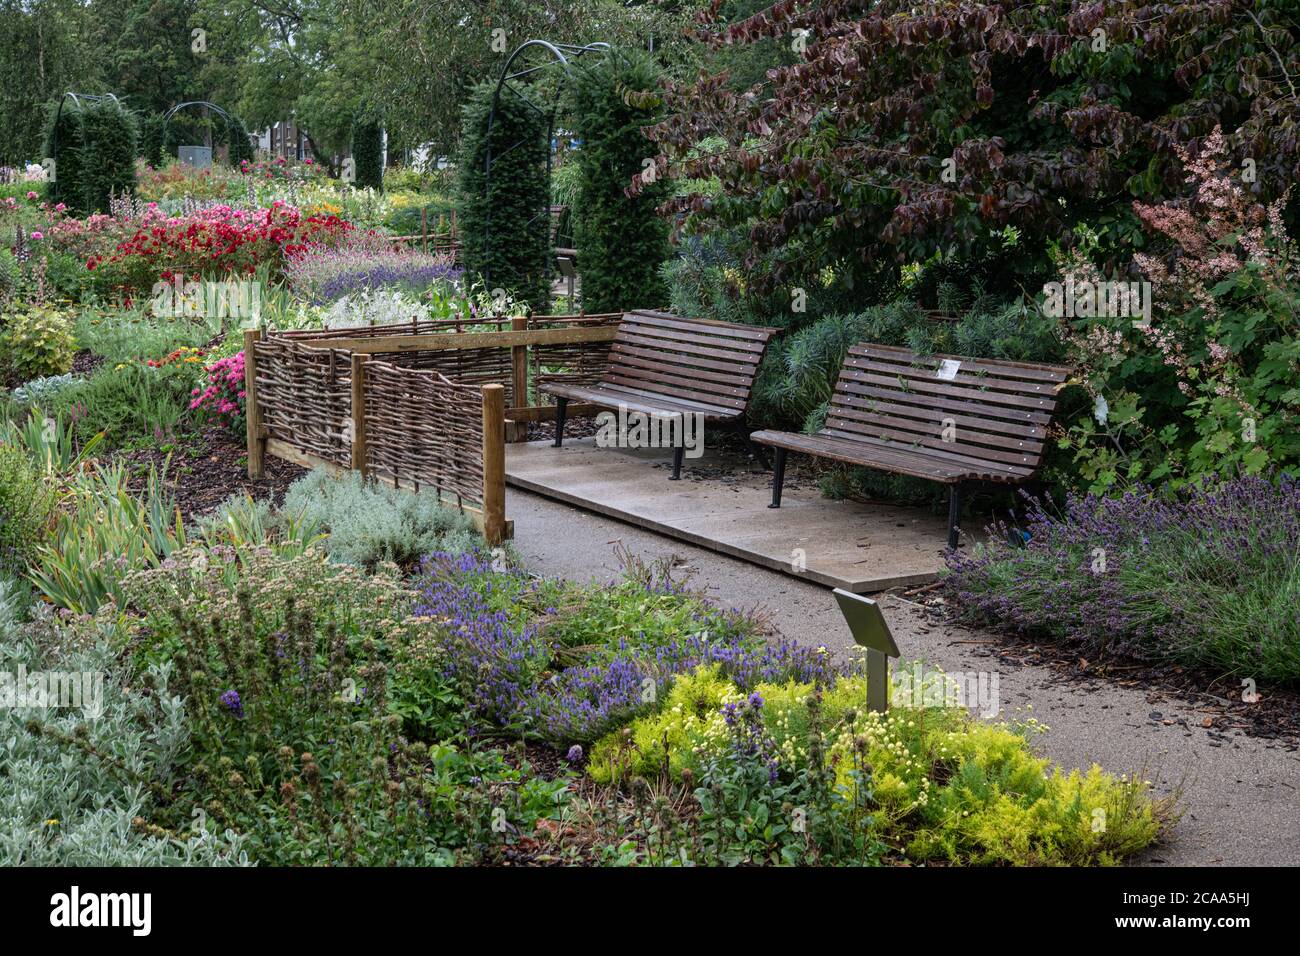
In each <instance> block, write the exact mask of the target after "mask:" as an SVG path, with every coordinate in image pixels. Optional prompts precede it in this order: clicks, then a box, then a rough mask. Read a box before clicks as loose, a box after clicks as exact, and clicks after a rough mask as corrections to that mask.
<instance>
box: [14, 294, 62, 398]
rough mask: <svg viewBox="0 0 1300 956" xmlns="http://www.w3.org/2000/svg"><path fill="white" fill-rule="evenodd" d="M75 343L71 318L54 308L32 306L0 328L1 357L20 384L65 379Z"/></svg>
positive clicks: (22, 309)
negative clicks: (35, 380) (36, 380)
mask: <svg viewBox="0 0 1300 956" xmlns="http://www.w3.org/2000/svg"><path fill="white" fill-rule="evenodd" d="M75 352H76V339H75V337H74V336H73V334H72V323H71V321H70V320H69V319H68V316H66V315H65V314H63V313H62V312H60V311H59V310H58V309H56V308H54V307H53V306H48V305H33V306H27V307H21V308H19V309H17V310H16V311H14V312H12V313H10V314H9V315H8V316H7V317H6V318H5V319H4V324H3V326H2V327H0V356H3V364H4V365H5V369H3V370H0V371H5V372H7V373H8V374H10V375H12V376H14V377H16V378H17V379H19V380H20V381H24V382H26V381H29V380H30V379H34V378H46V377H48V376H51V375H63V374H64V373H66V372H67V371H68V370H69V369H70V368H72V358H73V355H74V353H75Z"/></svg>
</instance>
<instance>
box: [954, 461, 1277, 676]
mask: <svg viewBox="0 0 1300 956" xmlns="http://www.w3.org/2000/svg"><path fill="white" fill-rule="evenodd" d="M991 531H992V533H991V534H990V538H989V542H988V544H986V545H984V546H982V547H981V548H979V549H977V550H976V551H974V552H973V553H972V554H971V555H970V556H966V555H962V554H955V553H954V554H951V555H950V556H949V559H948V560H949V570H948V574H947V576H946V577H945V579H944V586H945V589H946V592H947V594H948V595H949V597H950V598H952V599H953V600H955V601H956V602H957V603H958V604H959V605H961V607H962V608H963V609H964V611H965V613H966V615H967V616H968V617H969V618H973V619H977V620H981V621H990V622H996V623H999V624H1002V625H1005V626H1007V627H1010V628H1013V629H1015V630H1017V631H1021V632H1025V633H1033V634H1041V635H1044V636H1047V637H1051V638H1055V639H1058V640H1062V641H1065V642H1068V643H1070V644H1073V645H1077V646H1078V647H1079V648H1080V649H1082V650H1084V651H1086V652H1089V653H1098V652H1100V653H1107V654H1126V655H1132V656H1135V657H1138V658H1145V659H1163V660H1171V661H1177V662H1179V663H1182V664H1187V665H1200V666H1206V667H1211V668H1216V669H1220V670H1223V671H1227V672H1229V673H1233V674H1237V675H1240V676H1242V677H1249V678H1253V679H1255V680H1261V681H1263V680H1269V681H1277V682H1282V683H1291V684H1294V683H1296V682H1297V681H1300V614H1298V613H1297V608H1300V481H1298V480H1297V479H1296V478H1294V477H1291V476H1287V475H1283V476H1281V477H1279V478H1278V479H1277V480H1276V481H1270V480H1268V479H1265V478H1261V477H1240V478H1235V479H1232V480H1228V481H1222V482H1216V481H1213V480H1206V481H1203V482H1201V483H1199V484H1195V485H1191V486H1189V487H1187V488H1184V489H1183V490H1181V491H1179V492H1177V493H1176V494H1172V495H1170V494H1162V493H1158V492H1156V491H1154V490H1152V489H1150V488H1147V487H1142V486H1138V487H1134V488H1132V489H1130V490H1129V491H1128V492H1126V493H1125V494H1123V495H1120V496H1118V497H1112V498H1104V497H1098V496H1096V495H1092V494H1089V495H1085V496H1078V495H1071V496H1070V497H1068V498H1067V499H1066V501H1065V503H1064V507H1063V508H1061V509H1060V510H1059V512H1058V511H1057V509H1056V508H1055V506H1054V503H1053V502H1052V501H1051V500H1050V499H1046V500H1041V501H1040V500H1035V499H1029V511H1028V514H1027V517H1026V524H1025V527H1024V529H1023V532H1022V531H1021V530H1020V529H1011V528H1009V527H1006V526H996V527H995V528H993V529H991Z"/></svg>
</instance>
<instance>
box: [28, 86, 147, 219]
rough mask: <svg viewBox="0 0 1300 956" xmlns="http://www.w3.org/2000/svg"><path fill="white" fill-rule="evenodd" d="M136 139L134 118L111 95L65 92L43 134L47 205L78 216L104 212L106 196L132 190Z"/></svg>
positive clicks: (107, 199)
mask: <svg viewBox="0 0 1300 956" xmlns="http://www.w3.org/2000/svg"><path fill="white" fill-rule="evenodd" d="M137 137H138V130H137V126H136V121H135V117H134V116H133V115H132V114H131V113H130V112H129V111H127V110H126V109H124V108H123V106H122V104H121V103H120V102H118V99H117V97H116V96H114V95H113V94H112V93H107V94H105V95H103V96H91V95H88V94H85V93H72V92H68V93H64V94H63V96H61V97H60V98H59V101H58V103H57V104H53V105H52V106H51V109H50V118H49V122H48V124H47V126H46V129H45V157H46V159H47V160H49V161H50V162H49V163H47V169H48V171H49V175H50V176H51V177H52V181H51V183H50V199H51V201H52V202H56V203H60V202H61V203H64V204H65V205H66V206H67V207H68V209H69V211H71V212H72V213H73V214H75V215H78V216H88V215H90V214H91V213H96V212H106V211H107V210H108V203H109V197H110V196H112V195H113V194H114V193H120V192H125V191H127V190H129V189H131V188H133V187H134V186H135V157H136V141H137Z"/></svg>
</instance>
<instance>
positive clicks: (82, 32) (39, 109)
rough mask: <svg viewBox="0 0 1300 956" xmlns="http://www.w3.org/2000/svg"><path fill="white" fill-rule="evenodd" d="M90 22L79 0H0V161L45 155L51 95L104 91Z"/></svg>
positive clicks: (33, 159) (10, 162)
mask: <svg viewBox="0 0 1300 956" xmlns="http://www.w3.org/2000/svg"><path fill="white" fill-rule="evenodd" d="M90 26H91V18H90V14H89V9H88V8H87V7H86V6H85V5H84V4H82V3H79V2H77V0H0V165H5V166H17V165H19V164H21V163H25V162H33V163H39V162H40V161H41V159H43V158H44V157H43V156H41V155H40V153H41V147H42V142H43V139H44V129H45V125H46V122H47V116H46V104H48V103H49V102H50V101H51V100H52V99H53V98H55V97H57V96H61V95H62V94H63V93H64V92H66V91H68V90H72V91H74V92H82V93H100V92H103V86H102V80H101V77H100V74H99V70H98V63H97V59H96V56H95V55H94V53H95V47H94V43H93V41H92V37H91V30H90Z"/></svg>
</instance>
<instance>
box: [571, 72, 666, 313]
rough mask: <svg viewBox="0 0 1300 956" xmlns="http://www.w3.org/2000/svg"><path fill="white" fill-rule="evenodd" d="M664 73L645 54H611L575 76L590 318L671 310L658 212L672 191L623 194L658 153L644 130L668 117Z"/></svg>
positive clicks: (579, 238)
mask: <svg viewBox="0 0 1300 956" xmlns="http://www.w3.org/2000/svg"><path fill="white" fill-rule="evenodd" d="M659 82H660V75H659V69H658V67H657V66H656V65H655V63H654V61H653V60H651V59H650V58H649V57H648V56H646V55H645V54H643V53H641V52H639V51H633V50H611V51H610V52H609V53H608V54H607V55H606V56H605V57H604V58H602V59H600V60H597V61H595V62H594V63H588V62H587V61H585V60H584V61H583V63H582V68H581V69H579V70H576V71H575V75H574V80H573V92H572V98H573V114H574V123H575V125H576V129H577V132H578V135H579V137H580V139H581V141H582V146H581V148H580V149H578V150H577V151H576V152H575V153H574V156H573V160H572V161H573V162H575V163H577V165H578V168H579V179H580V182H579V184H578V190H577V197H576V201H575V203H574V206H575V208H574V210H573V236H574V241H575V242H576V243H577V249H578V265H579V271H580V272H581V273H582V303H583V307H584V308H585V309H586V310H587V311H588V312H619V311H623V310H627V309H644V308H659V307H662V306H665V305H667V302H668V291H667V288H666V287H665V285H664V282H663V278H662V276H661V275H660V269H659V267H660V264H661V263H663V261H664V260H665V259H666V258H667V256H668V224H667V222H666V221H665V220H664V219H663V218H662V217H661V216H659V215H658V214H657V213H656V212H655V207H656V206H658V205H659V204H660V203H662V202H663V201H664V199H665V195H666V192H665V191H666V187H667V184H666V183H665V182H663V181H662V180H659V181H656V182H654V183H653V184H651V185H648V186H647V187H646V188H644V189H643V190H642V191H641V192H640V193H639V194H638V195H636V196H634V197H629V196H628V195H626V193H625V192H624V190H625V189H626V188H627V186H628V184H629V183H630V182H631V180H632V177H633V176H634V175H635V174H637V173H641V172H643V171H644V169H645V168H646V167H645V161H646V160H647V159H648V158H650V157H653V156H654V155H655V154H656V153H657V152H658V149H657V148H656V147H655V146H654V144H653V143H651V142H650V141H649V140H648V139H646V137H645V135H644V134H643V133H642V132H641V130H642V129H643V128H644V127H646V126H648V125H650V124H652V123H655V122H657V121H658V120H659V119H660V117H661V116H662V113H663V105H662V101H661V99H660V97H659V95H658V93H657V90H658V89H659Z"/></svg>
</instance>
